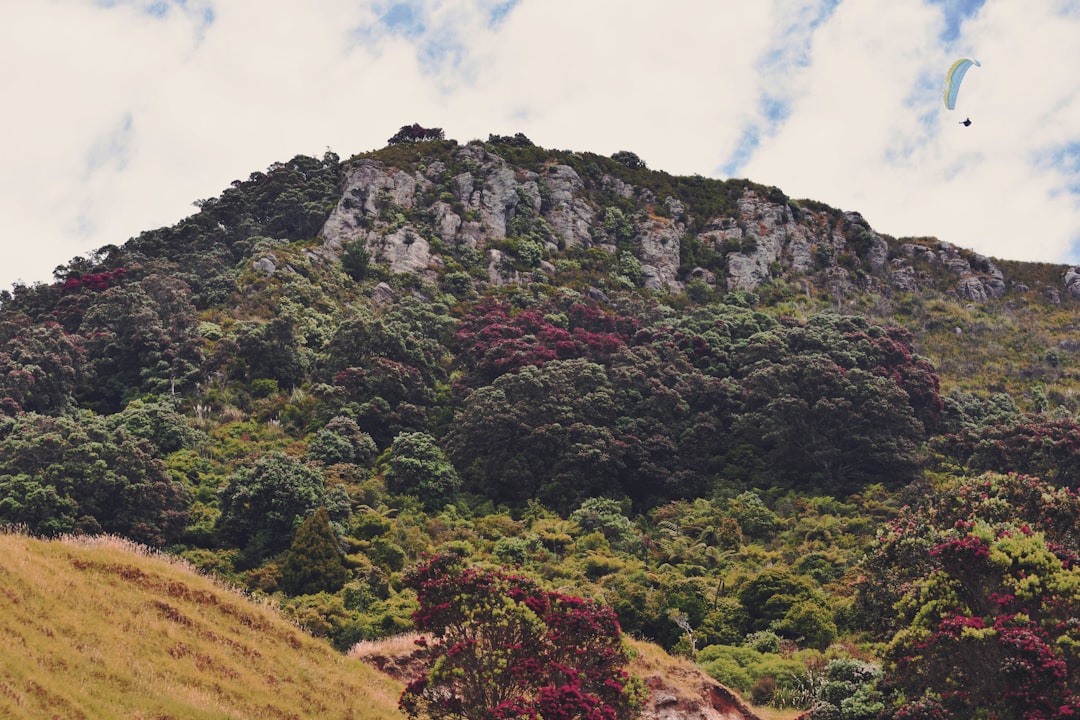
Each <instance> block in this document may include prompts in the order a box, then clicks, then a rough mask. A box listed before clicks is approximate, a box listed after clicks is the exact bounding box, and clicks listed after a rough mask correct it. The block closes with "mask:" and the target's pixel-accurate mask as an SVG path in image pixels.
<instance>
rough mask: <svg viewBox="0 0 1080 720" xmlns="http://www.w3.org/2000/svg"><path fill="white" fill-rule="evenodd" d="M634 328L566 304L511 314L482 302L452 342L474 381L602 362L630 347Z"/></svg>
mask: <svg viewBox="0 0 1080 720" xmlns="http://www.w3.org/2000/svg"><path fill="white" fill-rule="evenodd" d="M639 329H640V323H639V322H638V321H637V320H635V319H633V318H628V317H623V316H621V315H618V314H616V313H612V312H608V311H605V310H601V309H599V308H597V307H595V306H592V305H585V304H580V303H579V304H572V305H571V306H570V307H569V308H568V309H567V311H566V312H565V313H564V312H561V311H560V309H559V308H557V307H554V306H553V307H549V308H539V309H535V308H531V309H528V310H521V311H519V312H516V313H515V312H512V311H511V308H510V306H509V305H508V304H507V303H504V302H500V301H498V300H494V299H486V300H484V301H482V302H480V303H478V304H477V305H476V306H475V307H474V308H473V309H472V311H471V312H469V313H468V315H466V316H465V317H464V318H462V320H461V322H460V323H459V324H458V327H457V330H456V331H455V332H454V343H455V345H457V346H458V347H459V348H460V349H461V353H460V359H461V360H463V361H464V362H465V364H466V365H468V366H470V367H471V369H472V372H473V374H474V375H475V376H476V378H477V379H482V380H483V381H485V382H491V381H492V380H494V379H495V378H497V377H498V376H500V375H502V374H504V373H508V372H514V371H516V370H519V369H521V368H523V367H528V366H530V365H543V364H544V363H545V362H550V361H552V360H570V359H576V358H585V359H588V360H592V361H593V362H598V363H604V362H606V361H608V360H609V359H610V358H611V357H612V355H614V354H615V353H616V352H617V351H618V350H619V348H621V347H624V346H626V345H628V344H630V342H631V340H632V339H633V337H634V334H635V333H636V332H637V331H638V330H639Z"/></svg>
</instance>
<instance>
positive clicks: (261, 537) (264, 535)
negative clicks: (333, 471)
mask: <svg viewBox="0 0 1080 720" xmlns="http://www.w3.org/2000/svg"><path fill="white" fill-rule="evenodd" d="M325 504H326V486H325V483H324V481H323V476H322V473H321V472H320V471H319V470H317V469H316V468H315V467H312V466H310V465H306V464H304V463H302V462H300V461H298V460H295V459H293V458H291V457H289V456H287V455H285V454H283V453H272V454H270V455H267V456H265V457H262V458H260V459H259V460H258V461H256V462H255V464H254V465H252V466H250V467H244V468H241V469H239V470H237V471H236V472H235V473H234V474H233V475H232V477H230V478H229V484H228V485H227V486H226V487H225V488H224V489H222V491H221V516H220V517H219V518H218V523H217V525H218V531H219V532H220V533H221V536H222V537H223V539H225V540H226V541H228V542H230V543H233V544H234V545H235V546H237V547H240V548H242V549H243V550H244V552H245V555H246V560H247V562H250V563H256V562H258V561H259V560H262V559H263V558H265V557H268V556H270V555H274V554H276V553H278V552H281V551H282V550H284V549H286V548H287V547H289V544H290V543H291V541H292V538H293V534H294V532H295V531H296V527H297V526H298V525H299V524H300V523H301V522H302V521H303V519H304V518H305V517H307V515H308V514H309V513H311V512H312V511H314V510H315V509H316V508H319V507H321V506H323V505H325Z"/></svg>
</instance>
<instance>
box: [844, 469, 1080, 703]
mask: <svg viewBox="0 0 1080 720" xmlns="http://www.w3.org/2000/svg"><path fill="white" fill-rule="evenodd" d="M1078 510H1080V501H1078V498H1077V496H1076V494H1075V493H1074V492H1072V491H1070V490H1067V489H1062V488H1055V487H1053V486H1051V485H1049V484H1048V483H1045V482H1042V481H1040V480H1038V479H1036V478H1027V477H1023V476H1018V475H1010V476H993V475H987V476H984V477H981V478H977V479H974V480H972V479H962V480H952V481H947V482H945V483H943V484H942V486H941V487H938V488H936V492H933V493H930V494H928V495H927V496H926V498H925V500H924V502H923V504H921V505H920V506H918V507H915V508H905V509H904V510H903V511H902V512H901V514H900V515H899V517H898V518H897V519H896V520H895V521H893V522H892V523H890V525H889V526H888V527H887V528H886V530H885V532H884V533H883V534H882V535H881V536H880V537H879V539H878V542H877V547H876V548H875V551H874V552H873V553H872V554H871V555H870V557H869V558H868V559H867V561H866V562H865V563H864V565H863V570H864V572H865V573H866V575H865V577H864V578H863V580H862V581H861V582H860V584H859V591H860V601H861V602H862V603H863V607H864V609H865V610H867V611H868V612H867V613H866V614H867V615H873V614H875V613H886V612H891V613H892V614H893V618H892V619H891V622H889V623H886V624H884V625H883V626H879V627H877V628H876V629H877V630H878V632H879V633H880V635H881V638H882V639H883V640H886V641H887V645H886V652H885V658H886V661H887V664H886V677H885V680H884V686H885V687H886V688H888V689H889V692H890V694H891V697H892V701H893V706H894V711H895V712H894V715H893V717H895V718H942V719H944V718H957V719H959V718H968V717H990V718H996V719H998V720H1010V719H1016V720H1056V719H1058V718H1072V717H1080V687H1078V685H1080V620H1078V619H1077V608H1078V607H1080V563H1078V559H1080V554H1078V552H1077V550H1078V547H1077V534H1076V526H1077V522H1078V520H1077V518H1078V517H1080V514H1078ZM885 587H888V588H889V589H888V590H883V589H882V588H885ZM875 588H876V589H875Z"/></svg>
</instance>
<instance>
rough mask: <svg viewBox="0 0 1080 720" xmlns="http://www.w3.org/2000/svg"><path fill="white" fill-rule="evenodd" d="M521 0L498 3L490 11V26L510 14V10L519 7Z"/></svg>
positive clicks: (495, 24) (507, 0) (493, 25)
mask: <svg viewBox="0 0 1080 720" xmlns="http://www.w3.org/2000/svg"><path fill="white" fill-rule="evenodd" d="M519 2H521V0H506V2H500V3H497V4H496V5H495V6H494V7H492V8H491V10H489V11H488V27H495V26H497V25H498V24H499V23H501V22H502V21H503V20H505V19H506V16H507V15H509V14H510V11H511V10H513V9H514V8H515V7H517V5H518V3H519Z"/></svg>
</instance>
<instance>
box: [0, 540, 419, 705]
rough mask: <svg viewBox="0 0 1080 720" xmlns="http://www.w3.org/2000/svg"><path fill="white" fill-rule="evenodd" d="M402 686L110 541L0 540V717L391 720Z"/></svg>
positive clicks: (205, 582)
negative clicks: (337, 719)
mask: <svg viewBox="0 0 1080 720" xmlns="http://www.w3.org/2000/svg"><path fill="white" fill-rule="evenodd" d="M401 688H402V686H401V685H400V684H399V683H397V682H395V681H393V680H391V679H390V678H388V677H386V676H384V675H382V674H380V673H378V672H376V671H375V670H374V669H372V668H370V667H368V666H366V665H364V664H363V663H361V662H359V661H357V660H353V659H349V658H346V657H343V656H341V655H340V654H338V653H336V652H335V651H334V650H333V649H332V648H330V647H329V646H328V645H326V644H324V643H322V642H319V641H317V640H315V639H313V638H311V637H309V636H307V635H305V634H304V633H303V632H302V631H301V630H299V629H297V628H296V627H295V626H294V625H292V624H290V623H289V622H288V621H286V620H285V619H283V618H282V617H281V616H280V615H279V614H278V613H277V612H276V611H275V610H274V609H273V608H271V607H268V606H265V605H260V604H257V603H254V602H252V601H250V600H249V599H247V598H245V597H244V596H242V595H241V594H239V593H237V592H235V591H233V590H230V589H228V588H225V587H222V586H221V585H220V584H217V583H215V582H213V581H212V580H210V579H208V578H206V577H202V576H200V575H198V574H196V573H194V572H192V570H191V569H190V568H188V567H186V566H185V565H183V564H181V563H176V562H171V561H169V560H167V559H165V558H162V557H158V556H155V555H154V554H153V553H147V552H144V551H143V552H140V551H139V550H138V548H136V547H135V546H132V545H130V544H129V543H125V542H123V541H116V540H97V541H85V540H80V541H75V540H65V541H50V542H45V541H41V540H35V539H32V538H27V537H25V536H21V535H13V534H0V717H3V718H5V719H10V720H21V719H24V718H25V719H28V720H29V719H35V720H36V719H37V718H64V719H65V720H66V719H69V718H70V719H72V720H76V719H80V718H85V719H86V720H107V719H109V718H124V719H129V720H167V719H168V720H180V719H184V720H186V719H187V718H193V719H194V718H200V719H201V718H206V719H208V720H209V719H210V718H214V719H215V720H216V719H221V718H235V719H237V720H243V719H247V718H250V719H251V720H273V719H278V718H280V719H286V718H288V719H297V720H301V719H305V720H306V719H307V718H320V720H321V719H323V718H342V719H344V718H353V719H355V720H379V719H381V718H400V717H401V715H400V713H399V712H398V711H397V707H396V706H397V698H398V695H399V693H400V692H401Z"/></svg>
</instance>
